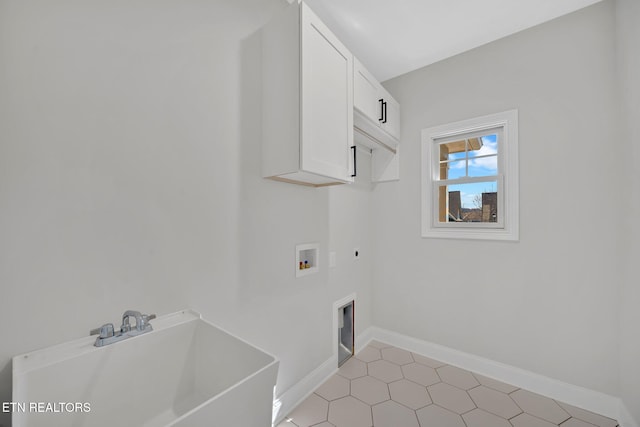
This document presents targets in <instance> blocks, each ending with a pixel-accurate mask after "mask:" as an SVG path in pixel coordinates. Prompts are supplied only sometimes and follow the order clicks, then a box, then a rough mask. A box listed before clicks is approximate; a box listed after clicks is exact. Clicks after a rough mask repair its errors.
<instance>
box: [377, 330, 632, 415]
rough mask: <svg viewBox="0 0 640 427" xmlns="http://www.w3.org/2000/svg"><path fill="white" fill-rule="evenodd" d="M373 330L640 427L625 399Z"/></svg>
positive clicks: (451, 361)
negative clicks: (625, 403) (628, 409)
mask: <svg viewBox="0 0 640 427" xmlns="http://www.w3.org/2000/svg"><path fill="white" fill-rule="evenodd" d="M371 329H373V330H372V331H371V332H370V335H371V336H372V337H373V339H376V340H378V341H382V342H385V343H387V344H391V345H393V346H396V347H400V348H404V349H405V350H409V351H412V352H414V353H418V354H422V355H424V356H427V357H430V358H432V359H436V360H439V361H442V362H444V363H448V364H450V365H454V366H458V367H460V368H463V369H466V370H469V371H473V372H476V373H478V374H480V375H484V376H487V377H490V378H494V379H496V380H499V381H502V382H505V383H507V384H511V385H514V386H516V387H519V388H523V389H525V390H529V391H532V392H534V393H538V394H542V395H544V396H547V397H551V398H552V399H555V400H559V401H562V402H565V403H568V404H570V405H573V406H576V407H579V408H583V409H586V410H588V411H591V412H594V413H596V414H601V415H604V416H606V417H610V418H613V419H615V420H618V422H619V423H620V427H638V425H637V424H636V423H635V421H634V420H633V418H632V417H631V415H630V414H629V412H628V411H627V409H626V407H625V406H624V404H623V403H622V400H621V399H620V398H618V397H616V396H611V395H609V394H605V393H601V392H598V391H595V390H590V389H587V388H584V387H580V386H576V385H573V384H569V383H566V382H563V381H558V380H556V379H553V378H549V377H546V376H544V375H540V374H536V373H533V372H530V371H526V370H524V369H520V368H516V367H514V366H510V365H506V364H504V363H500V362H496V361H494V360H490V359H485V358H483V357H480V356H476V355H473V354H469V353H465V352H462V351H459V350H455V349H452V348H449V347H445V346H442V345H439V344H434V343H431V342H428V341H423V340H420V339H417V338H413V337H409V336H406V335H402V334H399V333H397V332H393V331H388V330H386V329H382V328H377V327H373V328H371Z"/></svg>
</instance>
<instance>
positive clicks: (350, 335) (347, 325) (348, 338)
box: [338, 301, 355, 366]
mask: <svg viewBox="0 0 640 427" xmlns="http://www.w3.org/2000/svg"><path fill="white" fill-rule="evenodd" d="M353 322H354V301H351V302H349V303H347V304H345V305H343V306H342V307H340V308H339V309H338V366H342V364H344V363H345V362H346V361H347V360H349V358H350V357H351V356H353V355H354V352H355V346H354V327H353Z"/></svg>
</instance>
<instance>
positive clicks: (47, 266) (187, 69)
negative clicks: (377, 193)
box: [0, 0, 371, 427]
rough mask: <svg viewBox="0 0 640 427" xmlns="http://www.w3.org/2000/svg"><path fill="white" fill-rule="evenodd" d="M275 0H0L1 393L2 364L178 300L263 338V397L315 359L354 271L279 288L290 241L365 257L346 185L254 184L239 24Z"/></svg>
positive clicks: (326, 351)
mask: <svg viewBox="0 0 640 427" xmlns="http://www.w3.org/2000/svg"><path fill="white" fill-rule="evenodd" d="M286 4H287V3H286V2H285V1H282V0H267V1H265V0H249V1H243V2H237V1H234V0H218V1H213V2H202V1H197V0H187V1H180V2H175V1H168V0H159V1H158V0H154V1H151V0H138V1H134V2H131V1H123V0H114V1H109V2H101V3H96V2H91V3H87V2H84V1H80V0H61V1H56V2H50V1H48V0H34V1H30V2H23V1H20V0H0V64H2V65H1V66H0V236H1V238H0V286H1V287H0V292H1V299H0V337H1V338H2V345H0V401H9V400H10V399H11V362H10V358H11V357H12V356H14V355H16V354H20V353H24V352H28V351H31V350H34V349H37V348H42V347H46V346H49V345H52V344H55V343H59V342H63V341H66V340H71V339H75V338H78V337H81V336H85V335H86V334H87V333H88V331H89V329H91V328H93V327H97V326H99V325H100V324H102V323H105V322H114V323H117V322H118V321H119V316H120V315H121V314H122V312H123V311H124V310H126V309H130V308H131V309H139V310H142V311H144V312H154V313H157V314H159V315H160V314H165V313H168V312H172V311H176V310H180V309H182V308H184V307H193V308H195V309H196V310H199V311H201V312H202V313H203V314H204V316H206V317H207V318H209V319H211V320H212V321H214V322H217V323H219V324H221V326H223V327H225V328H227V329H229V330H231V331H233V332H236V333H237V334H239V335H240V336H242V337H243V338H245V339H248V340H250V341H251V342H254V343H255V344H257V345H259V346H262V347H263V348H264V349H266V350H268V351H270V352H272V353H274V354H275V355H276V356H278V357H279V358H280V359H281V365H280V373H279V378H278V387H277V391H278V393H282V392H284V391H286V390H287V389H288V388H289V387H290V386H291V385H292V384H294V383H296V382H297V381H299V380H300V379H301V378H302V377H304V376H305V375H307V374H308V373H309V372H310V371H311V370H313V369H314V368H316V367H317V366H318V365H319V364H321V363H322V362H324V361H325V360H327V359H328V358H329V357H330V356H331V354H332V350H333V349H332V348H331V333H332V331H331V330H330V328H331V306H332V303H333V301H334V300H336V299H338V298H339V297H342V296H344V295H346V294H349V293H351V292H358V294H359V295H364V294H366V292H365V289H367V287H368V286H369V284H368V280H369V274H370V272H369V270H368V267H367V265H368V264H367V262H368V261H366V260H362V261H363V262H362V263H361V264H356V263H347V262H346V261H345V262H343V263H341V264H339V265H338V268H337V269H336V271H335V272H334V271H332V272H331V274H330V272H329V270H328V269H327V267H326V264H325V267H324V268H323V269H322V271H321V272H320V273H319V274H317V275H315V276H309V277H307V278H303V279H298V280H296V279H295V278H294V246H295V244H297V243H303V242H310V241H316V242H320V243H321V245H322V251H323V256H324V257H325V258H324V259H325V260H326V255H327V253H328V249H329V244H331V245H332V246H334V247H338V249H334V250H337V251H339V253H340V252H341V251H343V250H345V249H343V248H346V247H349V246H352V245H357V244H360V245H361V246H364V247H363V250H364V253H365V254H369V253H370V252H371V251H370V250H369V248H368V246H367V245H370V242H368V241H367V238H368V237H367V236H368V233H366V232H365V231H364V229H365V228H367V227H366V224H368V219H367V218H366V217H365V218H364V223H363V226H362V227H359V224H360V223H359V221H362V220H363V219H362V218H363V217H362V216H361V215H364V214H366V209H363V208H358V212H359V214H360V215H359V216H358V217H351V216H349V215H350V214H351V211H350V210H351V209H352V208H354V207H355V205H356V204H360V203H361V202H362V200H363V196H362V194H360V193H359V190H358V189H357V188H356V187H353V189H351V188H346V187H345V188H343V189H311V188H304V187H300V186H294V185H289V184H283V183H277V182H272V181H268V180H264V179H262V178H261V177H260V117H261V113H260V110H259V106H260V93H261V88H260V86H259V84H260V83H259V82H260V78H259V76H260V61H259V54H260V47H259V46H260V43H259V39H258V37H257V36H256V35H255V31H256V30H257V29H258V28H259V27H260V26H261V25H262V24H263V23H264V22H266V21H267V20H268V19H269V17H270V16H272V14H273V13H275V11H276V10H278V9H280V8H282V7H284V6H285V5H286ZM351 191H354V192H356V193H357V194H356V193H354V194H355V195H354V197H355V198H354V199H353V200H352V201H351V200H350V197H351V196H350V194H351V193H350V192H351ZM364 198H365V199H366V197H364ZM363 206H364V205H363ZM335 221H338V222H339V224H337V225H336V227H335V228H334V227H333V222H335ZM330 229H331V230H334V229H335V230H341V229H349V230H352V232H353V233H354V234H351V235H348V236H346V235H345V236H337V235H334V234H331V235H330V232H329V230H330ZM356 242H357V243H356ZM363 301H364V303H361V304H360V305H359V306H358V311H357V316H358V327H359V328H362V329H363V328H366V327H367V326H369V321H370V320H369V319H370V310H369V304H368V303H367V302H366V301H367V300H366V298H363ZM0 416H2V414H0ZM0 425H4V426H5V427H6V426H8V425H9V418H8V417H7V416H6V414H5V415H4V418H0Z"/></svg>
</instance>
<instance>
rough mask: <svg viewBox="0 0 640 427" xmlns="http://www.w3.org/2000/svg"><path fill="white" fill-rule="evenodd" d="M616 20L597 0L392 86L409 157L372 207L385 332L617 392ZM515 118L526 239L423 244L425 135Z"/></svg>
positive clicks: (378, 304)
mask: <svg viewBox="0 0 640 427" xmlns="http://www.w3.org/2000/svg"><path fill="white" fill-rule="evenodd" d="M614 12H615V10H614V4H613V3H612V2H604V3H599V4H597V5H595V6H592V7H589V8H587V9H583V10H581V11H578V12H576V13H573V14H570V15H566V16H564V17H561V18H559V19H556V20H554V21H551V22H548V23H546V24H543V25H540V26H537V27H534V28H532V29H529V30H526V31H524V32H521V33H518V34H516V35H513V36H510V37H507V38H504V39H501V40H499V41H496V42H493V43H491V44H488V45H485V46H482V47H479V48H477V49H474V50H472V51H469V52H466V53H463V54H461V55H458V56H456V57H453V58H450V59H447V60H445V61H442V62H439V63H436V64H433V65H430V66H427V67H425V68H422V69H419V70H416V71H413V72H411V73H408V74H406V75H403V76H400V77H398V78H395V79H392V80H390V81H387V82H385V86H386V87H387V88H388V89H389V90H390V92H391V93H392V94H393V95H394V97H396V98H397V99H398V101H399V102H400V104H401V105H402V111H403V116H402V134H403V140H402V144H403V147H402V158H401V180H400V181H399V182H398V183H396V184H395V185H390V186H384V187H382V186H380V187H378V188H376V190H375V193H374V197H373V201H372V206H373V212H374V218H373V222H374V224H376V226H377V233H376V234H375V240H374V248H375V250H376V255H375V258H374V263H373V266H374V270H373V285H374V288H373V291H374V304H373V315H374V317H373V322H374V324H376V325H378V326H381V327H383V328H388V329H391V330H395V331H398V332H401V333H404V334H408V335H411V336H414V337H418V338H421V339H425V340H428V341H431V342H435V343H438V344H442V345H445V346H449V347H453V348H455V349H459V350H462V351H465V352H469V353H472V354H476V355H479V356H483V357H487V358H489V359H492V360H496V361H499V362H503V363H506V364H509V365H513V366H517V367H520V368H523V369H526V370H529V371H533V372H536V373H539V374H542V375H546V376H549V377H551V378H556V379H559V380H562V381H566V382H569V383H572V384H576V385H580V386H584V387H587V388H590V389H594V390H598V391H601V392H604V393H610V394H613V395H618V369H617V366H618V331H619V325H618V322H619V315H618V309H619V301H618V288H617V284H618V283H620V281H621V280H622V278H623V277H622V274H621V272H620V263H619V259H620V255H621V245H620V241H621V235H622V229H623V227H622V225H621V224H620V222H621V221H618V220H616V212H613V210H615V209H616V208H617V207H619V206H620V201H621V200H622V197H626V194H623V191H622V190H621V188H620V186H619V185H618V183H619V182H620V177H619V174H618V170H619V160H620V154H621V149H623V148H625V147H626V144H625V143H624V142H623V141H621V139H620V134H619V129H618V114H617V111H618V97H617V92H616V70H615V25H614V24H615V13H614ZM425 42H426V43H429V42H432V43H437V40H434V41H425ZM512 108H517V109H518V110H519V128H520V138H519V142H520V162H519V165H520V230H521V231H520V242H518V243H505V242H490V241H464V240H459V241H456V240H441V239H423V238H421V237H420V200H421V196H420V194H421V187H420V167H421V165H420V149H421V148H420V131H421V129H424V128H427V127H430V126H434V125H438V124H444V123H450V122H454V121H458V120H462V119H467V118H473V117H478V116H482V115H485V114H490V113H495V112H500V111H506V110H509V109H512ZM612 208H614V209H612Z"/></svg>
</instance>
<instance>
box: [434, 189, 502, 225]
mask: <svg viewBox="0 0 640 427" xmlns="http://www.w3.org/2000/svg"><path fill="white" fill-rule="evenodd" d="M497 187H498V184H497V182H496V181H487V182H480V183H472V184H456V185H449V186H446V185H442V186H440V187H438V193H439V194H438V204H439V212H440V214H439V221H440V222H497V221H498V215H499V214H500V213H499V212H498V189H497Z"/></svg>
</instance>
